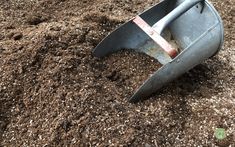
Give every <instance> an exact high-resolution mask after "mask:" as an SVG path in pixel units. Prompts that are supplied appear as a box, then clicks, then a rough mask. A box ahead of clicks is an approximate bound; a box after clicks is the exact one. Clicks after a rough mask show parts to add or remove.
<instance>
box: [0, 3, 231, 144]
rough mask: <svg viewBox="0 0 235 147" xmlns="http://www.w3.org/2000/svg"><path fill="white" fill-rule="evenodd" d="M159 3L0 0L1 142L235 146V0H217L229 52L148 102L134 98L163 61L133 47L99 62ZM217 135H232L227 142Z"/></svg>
mask: <svg viewBox="0 0 235 147" xmlns="http://www.w3.org/2000/svg"><path fill="white" fill-rule="evenodd" d="M157 2H158V0H148V1H143V0H135V1H131V0H130V1H129V0H91V1H87V0H80V1H76V0H54V1H51V0H38V1H26V0H24V1H18V0H2V1H0V134H1V136H0V142H1V143H0V145H2V146H34V145H35V146H36V145H38V146H46V145H48V146H58V145H60V146H62V145H64V146H65V145H77V146H88V145H89V146H106V145H124V146H128V145H132V146H182V145H185V146H193V145H209V146H211V145H218V146H227V145H235V144H234V142H235V134H234V131H235V125H234V124H235V122H234V121H235V120H234V117H233V114H234V113H235V105H234V104H235V100H234V97H235V93H234V90H235V89H234V87H235V84H234V80H235V79H234V77H235V76H234V66H235V61H234V60H235V51H234V50H235V49H234V45H235V42H234V33H233V32H234V30H235V29H234V25H233V23H235V20H234V18H235V16H234V15H235V13H234V12H235V11H234V9H235V8H234V4H235V3H234V2H233V0H224V1H223V2H220V1H215V0H213V2H214V4H215V6H216V7H217V8H218V9H219V10H220V13H221V15H222V18H223V20H224V22H225V40H226V41H225V45H224V50H222V51H221V52H220V54H219V55H218V56H216V57H214V58H212V59H210V60H208V61H207V62H206V63H203V64H201V65H199V66H197V67H196V68H195V69H193V70H191V71H190V72H188V73H186V74H185V75H183V76H182V77H181V78H180V79H178V80H176V81H175V82H173V83H171V84H169V85H168V86H166V87H165V88H163V89H162V90H160V91H159V92H158V93H157V94H156V95H155V96H153V97H152V98H151V99H149V100H146V101H144V102H141V103H138V104H130V103H128V102H127V100H128V98H130V96H131V95H132V94H133V93H134V91H135V90H136V88H138V87H139V86H140V85H141V84H142V83H143V81H144V80H146V79H147V78H148V77H149V76H150V74H152V73H153V72H154V71H155V70H157V69H158V68H159V67H160V64H159V63H158V62H157V61H156V60H154V59H152V58H151V57H149V56H146V55H144V54H141V53H136V52H132V51H130V50H129V51H120V52H118V53H116V54H112V55H110V56H108V57H105V58H102V59H99V58H95V57H93V56H92V55H91V51H92V49H93V48H94V47H95V46H96V45H97V44H98V43H99V42H100V41H101V40H102V38H103V37H105V36H106V35H107V34H108V33H109V32H111V31H112V30H113V29H114V28H116V27H118V26H119V25H120V24H122V23H124V22H125V21H127V20H128V19H130V18H131V17H133V16H135V15H136V14H137V13H138V12H141V11H143V10H145V9H146V8H148V7H150V6H152V5H154V4H155V3H157ZM225 8H226V11H225ZM216 128H225V129H226V133H227V137H226V138H225V139H224V140H221V141H219V140H217V139H216V138H215V137H214V131H215V130H216Z"/></svg>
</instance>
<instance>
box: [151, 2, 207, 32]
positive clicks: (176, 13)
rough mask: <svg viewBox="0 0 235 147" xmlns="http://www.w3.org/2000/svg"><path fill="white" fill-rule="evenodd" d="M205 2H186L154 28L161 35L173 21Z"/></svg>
mask: <svg viewBox="0 0 235 147" xmlns="http://www.w3.org/2000/svg"><path fill="white" fill-rule="evenodd" d="M202 1H205V0H185V1H184V2H183V3H182V4H180V5H179V6H178V7H176V8H175V9H174V10H172V11H171V12H170V13H169V14H167V15H166V16H165V17H163V18H162V19H161V20H159V21H158V22H157V23H156V24H154V25H153V28H154V30H155V31H156V32H158V33H159V34H161V33H162V31H163V30H164V29H165V27H166V26H168V25H169V24H170V23H171V22H172V21H174V20H175V19H177V18H178V17H180V16H181V15H182V14H184V13H185V12H186V11H188V10H189V9H190V8H192V7H193V6H194V5H196V4H197V3H199V2H202Z"/></svg>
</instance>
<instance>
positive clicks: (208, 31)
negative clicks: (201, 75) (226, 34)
mask: <svg viewBox="0 0 235 147" xmlns="http://www.w3.org/2000/svg"><path fill="white" fill-rule="evenodd" d="M201 3H203V5H201ZM172 38H174V39H172ZM176 44H177V45H176ZM222 44H223V24H222V20H221V18H220V16H219V15H218V13H217V11H216V10H215V9H214V7H213V6H212V5H211V4H210V3H209V2H208V1H207V0H175V1H172V0H164V1H162V2H160V3H158V4H157V5H155V6H153V7H152V8H150V9H149V10H147V11H145V12H144V13H142V14H140V15H139V16H136V17H135V18H134V19H132V20H130V21H129V22H127V23H125V24H124V25H122V26H121V27H119V28H118V29H116V30H115V31H114V32H113V33H111V34H110V35H108V36H107V37H106V38H105V39H104V40H103V41H102V42H101V43H100V44H99V45H98V46H97V47H96V48H95V49H94V50H93V54H94V56H96V57H103V56H106V55H108V54H111V53H114V52H116V51H118V50H120V49H134V50H135V51H137V52H144V53H146V54H147V55H149V56H152V57H154V58H155V59H157V60H158V61H159V62H160V63H162V64H163V66H162V67H161V68H160V69H159V70H157V71H156V72H155V73H154V74H153V75H152V76H151V77H150V78H149V79H147V80H146V81H145V83H144V84H143V85H142V86H141V87H140V88H139V89H138V90H137V91H136V92H135V93H134V95H133V96H132V97H131V98H130V99H129V101H130V102H137V101H139V100H142V99H146V98H148V97H150V96H151V95H152V94H153V93H154V92H156V91H157V90H158V89H160V88H161V87H162V86H163V85H165V84H166V83H168V82H170V81H172V80H174V79H175V78H177V77H178V76H180V75H182V74H183V73H185V72H187V71H188V70H190V69H192V68H193V67H194V66H196V65H198V64H200V63H201V62H202V61H204V60H205V59H207V58H209V57H211V56H213V55H214V54H215V53H217V52H218V51H219V49H220V48H221V46H222Z"/></svg>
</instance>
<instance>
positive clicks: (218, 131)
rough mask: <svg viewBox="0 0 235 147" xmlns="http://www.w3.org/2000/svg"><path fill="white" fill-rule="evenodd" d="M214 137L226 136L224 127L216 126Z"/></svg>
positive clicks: (223, 137) (220, 138) (222, 137)
mask: <svg viewBox="0 0 235 147" xmlns="http://www.w3.org/2000/svg"><path fill="white" fill-rule="evenodd" d="M215 137H216V138H217V139H219V140H223V139H225V138H226V131H225V129H224V128H217V129H216V130H215Z"/></svg>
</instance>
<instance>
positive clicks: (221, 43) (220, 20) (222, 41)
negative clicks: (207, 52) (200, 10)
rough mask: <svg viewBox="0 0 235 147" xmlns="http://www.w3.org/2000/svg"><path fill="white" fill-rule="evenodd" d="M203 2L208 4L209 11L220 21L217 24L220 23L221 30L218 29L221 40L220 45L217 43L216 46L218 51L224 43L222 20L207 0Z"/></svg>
mask: <svg viewBox="0 0 235 147" xmlns="http://www.w3.org/2000/svg"><path fill="white" fill-rule="evenodd" d="M205 2H206V3H207V4H208V6H209V8H210V9H211V11H212V12H213V13H214V14H215V16H216V17H217V19H218V21H219V22H220V23H219V24H220V30H221V31H220V32H221V40H220V45H219V48H218V51H219V50H220V49H222V47H223V44H224V24H223V21H222V19H221V17H220V15H219V13H218V12H217V10H216V9H215V7H214V6H213V5H212V4H211V3H210V2H209V1H208V0H206V1H205ZM218 51H217V52H218Z"/></svg>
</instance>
